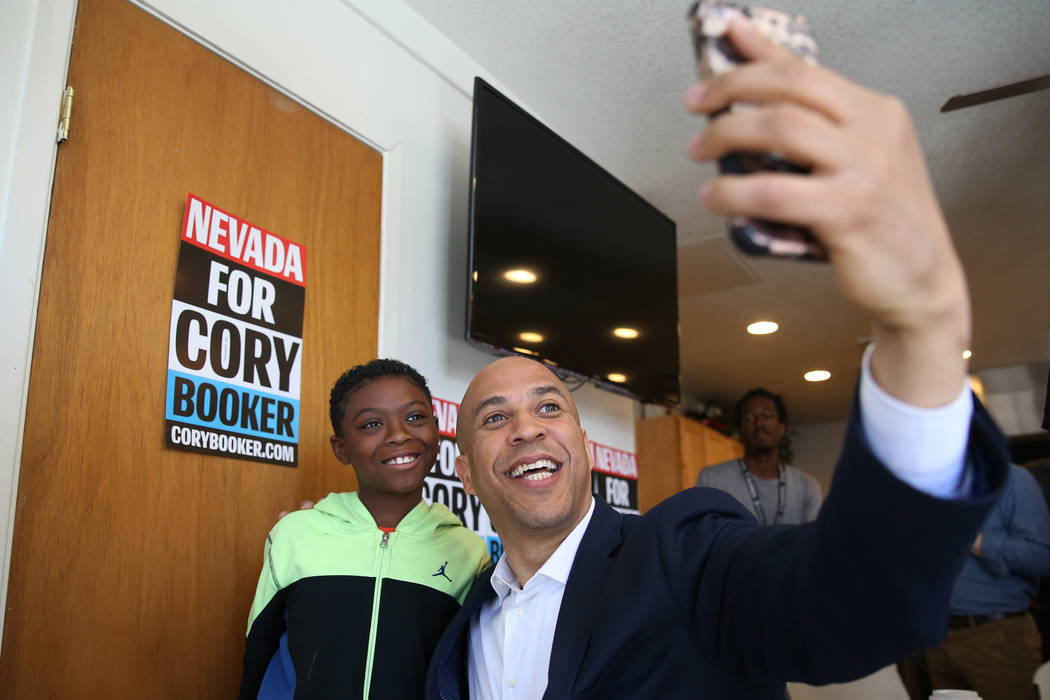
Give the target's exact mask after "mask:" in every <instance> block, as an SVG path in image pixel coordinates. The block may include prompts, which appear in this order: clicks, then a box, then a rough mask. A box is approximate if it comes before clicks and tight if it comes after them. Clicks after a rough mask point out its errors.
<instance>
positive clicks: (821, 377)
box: [802, 369, 831, 382]
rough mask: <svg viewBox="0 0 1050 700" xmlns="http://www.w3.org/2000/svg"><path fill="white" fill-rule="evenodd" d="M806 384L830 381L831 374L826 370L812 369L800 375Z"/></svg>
mask: <svg viewBox="0 0 1050 700" xmlns="http://www.w3.org/2000/svg"><path fill="white" fill-rule="evenodd" d="M802 378H803V379H805V380H806V381H807V382H826V381H827V380H829V379H831V372H829V371H827V370H826V369H813V370H810V371H809V372H806V373H805V374H803V375H802Z"/></svg>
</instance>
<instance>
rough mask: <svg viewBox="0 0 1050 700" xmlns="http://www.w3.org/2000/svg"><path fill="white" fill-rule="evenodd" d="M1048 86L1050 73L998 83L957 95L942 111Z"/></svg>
mask: <svg viewBox="0 0 1050 700" xmlns="http://www.w3.org/2000/svg"><path fill="white" fill-rule="evenodd" d="M1047 88H1050V74H1048V75H1041V76H1038V77H1036V78H1029V79H1028V80H1021V81H1019V82H1016V83H1007V84H1006V85H998V86H996V87H993V88H988V89H987V90H979V91H977V92H970V93H967V94H965V95H956V96H955V97H952V98H951V99H949V100H948V101H947V102H945V103H944V106H943V107H941V111H942V112H951V111H952V110H956V109H962V108H963V107H973V106H974V105H982V104H984V103H986V102H994V101H996V100H1003V99H1006V98H1007V97H1017V96H1018V95H1027V94H1028V93H1030V92H1035V91H1036V90H1045V89H1047Z"/></svg>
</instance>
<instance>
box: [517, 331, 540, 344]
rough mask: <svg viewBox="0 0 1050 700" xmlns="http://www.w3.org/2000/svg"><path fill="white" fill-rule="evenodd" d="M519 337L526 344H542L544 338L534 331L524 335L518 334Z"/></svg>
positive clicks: (526, 332)
mask: <svg viewBox="0 0 1050 700" xmlns="http://www.w3.org/2000/svg"><path fill="white" fill-rule="evenodd" d="M518 337H519V338H521V339H522V340H524V341H525V342H526V343H542V342H543V336H542V335H540V334H539V333H535V332H533V331H525V332H524V333H518Z"/></svg>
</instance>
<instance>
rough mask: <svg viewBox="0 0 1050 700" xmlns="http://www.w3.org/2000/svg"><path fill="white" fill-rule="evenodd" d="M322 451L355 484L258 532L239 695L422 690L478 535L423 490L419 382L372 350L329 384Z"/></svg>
mask: <svg viewBox="0 0 1050 700" xmlns="http://www.w3.org/2000/svg"><path fill="white" fill-rule="evenodd" d="M329 411H330V417H331V421H332V429H333V431H334V434H333V435H332V436H331V438H330V443H331V447H332V452H333V454H335V457H336V459H338V460H339V461H340V462H342V463H343V464H349V465H351V466H352V467H353V468H354V472H355V473H356V474H357V482H358V490H357V491H354V492H347V493H333V494H329V496H328V497H327V498H325V499H323V500H321V501H319V502H318V503H317V504H316V505H315V506H314V508H313V509H311V510H301V511H298V512H295V513H292V514H290V515H288V516H287V517H285V518H283V519H282V520H280V521H279V522H278V523H277V525H275V526H274V528H273V529H272V530H271V531H270V534H269V535H268V536H267V538H266V545H265V552H264V557H263V559H264V561H263V568H262V573H261V575H260V577H259V584H258V588H257V590H256V594H255V601H254V602H253V604H252V609H251V615H250V617H249V623H248V637H247V642H246V646H245V654H244V675H243V677H242V680H241V690H240V697H241V698H245V699H246V698H291V697H293V696H294V697H296V698H313V697H317V698H330V697H359V698H366V697H372V698H418V697H421V696H422V694H423V680H424V675H425V673H426V668H427V663H428V662H429V660H430V656H431V653H432V652H433V650H434V647H435V645H436V644H437V641H438V638H439V637H440V635H441V632H442V631H443V630H444V628H445V625H446V624H447V623H448V621H449V620H450V619H451V618H452V616H453V615H454V614H455V612H456V610H457V609H458V608H459V605H460V603H462V601H463V598H464V596H465V595H466V593H467V591H468V590H469V588H470V585H471V583H472V582H473V580H474V577H475V575H476V574H478V573H479V572H480V571H481V570H483V569H484V568H485V566H487V565H488V564H489V563H490V559H489V555H488V551H487V549H486V547H485V545H484V543H483V542H482V540H481V539H480V538H479V537H478V536H476V535H474V534H473V533H471V532H470V531H469V530H467V529H466V528H464V527H463V525H462V524H461V523H460V521H459V520H458V519H457V518H456V517H455V516H454V515H453V514H452V513H450V512H449V510H448V509H447V508H446V507H445V506H443V505H440V504H434V505H428V504H427V503H425V502H424V501H423V500H422V490H423V478H424V477H425V476H426V474H427V472H429V471H430V468H431V467H432V466H433V464H434V460H435V459H436V457H437V449H438V432H437V423H436V420H435V418H434V413H433V408H432V402H431V395H430V390H429V389H428V388H427V385H426V380H425V379H424V378H423V377H422V376H421V375H420V374H419V373H418V372H416V371H415V370H414V369H412V368H411V367H409V366H408V365H406V364H404V363H402V362H398V361H396V360H372V361H371V362H369V363H367V364H364V365H358V366H357V367H354V368H353V369H351V370H349V371H347V372H346V373H345V374H343V376H341V377H340V378H339V380H338V381H337V382H336V383H335V385H334V386H333V387H332V392H331V397H330V401H329Z"/></svg>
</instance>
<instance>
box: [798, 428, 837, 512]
mask: <svg viewBox="0 0 1050 700" xmlns="http://www.w3.org/2000/svg"><path fill="white" fill-rule="evenodd" d="M792 430H793V431H794V432H795V435H794V436H793V437H792V439H791V449H792V451H793V452H794V461H792V465H793V466H796V467H798V468H799V469H801V470H803V471H805V472H806V473H807V474H809V475H810V476H812V477H813V478H814V479H816V480H817V481H818V482H820V488H821V490H822V491H823V492H824V495H825V496H827V495H828V489H829V488H830V487H831V475H832V474H833V473H834V472H835V464H836V462H837V461H838V458H839V454H840V452H841V451H842V442H843V440H845V439H846V421H835V422H834V423H814V424H812V425H803V426H800V427H797V428H792Z"/></svg>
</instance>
